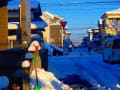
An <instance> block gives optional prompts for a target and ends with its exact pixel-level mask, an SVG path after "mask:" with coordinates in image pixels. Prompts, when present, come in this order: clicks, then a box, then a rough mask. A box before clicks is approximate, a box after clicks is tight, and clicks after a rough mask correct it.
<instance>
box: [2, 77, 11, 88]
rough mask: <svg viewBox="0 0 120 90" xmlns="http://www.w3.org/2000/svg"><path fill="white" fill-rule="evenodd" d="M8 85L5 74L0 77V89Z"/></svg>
mask: <svg viewBox="0 0 120 90" xmlns="http://www.w3.org/2000/svg"><path fill="white" fill-rule="evenodd" d="M8 85H9V80H8V78H7V77H6V76H1V77H0V90H1V89H3V88H7V87H8Z"/></svg>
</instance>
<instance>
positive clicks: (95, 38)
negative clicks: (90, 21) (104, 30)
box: [88, 28, 100, 47]
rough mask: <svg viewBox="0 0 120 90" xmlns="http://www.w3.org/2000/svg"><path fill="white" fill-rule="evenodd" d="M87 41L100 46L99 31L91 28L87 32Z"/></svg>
mask: <svg viewBox="0 0 120 90" xmlns="http://www.w3.org/2000/svg"><path fill="white" fill-rule="evenodd" d="M88 36H89V40H90V41H91V42H92V43H93V44H94V45H96V46H97V47H99V46H100V30H99V28H92V29H89V30H88Z"/></svg>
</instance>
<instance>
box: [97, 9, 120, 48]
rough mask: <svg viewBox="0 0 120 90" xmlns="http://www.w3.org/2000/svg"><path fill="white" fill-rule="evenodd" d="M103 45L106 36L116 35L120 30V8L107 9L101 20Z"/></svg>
mask: <svg viewBox="0 0 120 90" xmlns="http://www.w3.org/2000/svg"><path fill="white" fill-rule="evenodd" d="M99 28H100V34H101V47H102V48H104V41H105V39H106V38H111V37H115V36H117V35H118V33H119V31H120V8H118V9H116V10H113V11H106V12H105V13H104V14H103V15H102V17H101V19H100V20H99Z"/></svg>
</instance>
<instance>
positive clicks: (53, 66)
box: [48, 48, 120, 90]
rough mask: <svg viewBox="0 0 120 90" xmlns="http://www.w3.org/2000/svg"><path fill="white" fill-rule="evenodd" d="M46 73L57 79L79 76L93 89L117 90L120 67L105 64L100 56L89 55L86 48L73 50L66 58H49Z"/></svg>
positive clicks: (95, 54) (92, 53) (94, 53)
mask: <svg viewBox="0 0 120 90" xmlns="http://www.w3.org/2000/svg"><path fill="white" fill-rule="evenodd" d="M80 53H82V54H80ZM48 71H50V72H52V73H54V74H55V76H56V77H57V78H58V79H64V78H67V76H68V75H79V76H80V77H81V78H82V79H84V80H85V81H88V82H89V83H90V84H91V85H93V87H96V88H97V87H98V88H100V87H101V88H102V90H105V89H109V88H110V89H111V90H119V85H120V65H119V64H113V65H112V64H109V63H105V62H103V60H102V55H101V54H97V53H96V52H94V51H91V55H89V54H88V52H87V49H86V48H85V49H82V50H79V48H78V49H75V50H74V51H73V52H72V53H70V54H69V55H68V56H63V57H62V56H61V57H49V67H48Z"/></svg>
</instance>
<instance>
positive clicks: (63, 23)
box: [60, 21, 67, 49]
mask: <svg viewBox="0 0 120 90" xmlns="http://www.w3.org/2000/svg"><path fill="white" fill-rule="evenodd" d="M60 24H61V26H62V28H63V32H64V37H63V49H65V25H66V24H67V22H66V21H62V22H60Z"/></svg>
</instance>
